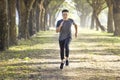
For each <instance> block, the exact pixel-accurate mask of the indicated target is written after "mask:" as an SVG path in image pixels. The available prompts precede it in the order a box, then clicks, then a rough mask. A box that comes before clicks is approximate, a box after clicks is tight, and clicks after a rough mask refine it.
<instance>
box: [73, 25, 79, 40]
mask: <svg viewBox="0 0 120 80" xmlns="http://www.w3.org/2000/svg"><path fill="white" fill-rule="evenodd" d="M74 27H75V38H77V34H78V28H77V25H76V24H74Z"/></svg>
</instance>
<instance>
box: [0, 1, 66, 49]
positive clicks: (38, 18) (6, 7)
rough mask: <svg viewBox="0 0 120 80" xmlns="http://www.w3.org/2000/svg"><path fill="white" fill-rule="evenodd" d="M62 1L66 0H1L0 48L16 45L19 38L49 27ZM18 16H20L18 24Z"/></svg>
mask: <svg viewBox="0 0 120 80" xmlns="http://www.w3.org/2000/svg"><path fill="white" fill-rule="evenodd" d="M62 2H64V0H60V1H59V0H0V50H6V49H8V47H9V46H11V45H16V44H17V41H18V39H22V38H23V39H29V38H30V37H31V36H32V35H34V34H36V33H37V32H39V31H40V30H44V31H45V30H47V29H49V26H52V24H53V23H54V22H55V20H56V19H55V17H54V16H55V13H56V12H57V10H58V9H57V8H58V7H59V6H60V5H61V3H62ZM16 12H18V16H16ZM48 16H49V20H48ZM16 17H19V24H18V26H16ZM48 21H49V23H48ZM17 28H18V29H17ZM17 33H18V35H17Z"/></svg>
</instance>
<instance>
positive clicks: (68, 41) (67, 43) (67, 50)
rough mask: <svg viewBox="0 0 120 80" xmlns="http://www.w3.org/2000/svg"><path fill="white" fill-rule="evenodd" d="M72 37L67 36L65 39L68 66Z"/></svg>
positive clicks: (67, 63)
mask: <svg viewBox="0 0 120 80" xmlns="http://www.w3.org/2000/svg"><path fill="white" fill-rule="evenodd" d="M70 41H71V38H67V39H66V40H65V56H66V66H68V65H69V62H68V58H69V44H70Z"/></svg>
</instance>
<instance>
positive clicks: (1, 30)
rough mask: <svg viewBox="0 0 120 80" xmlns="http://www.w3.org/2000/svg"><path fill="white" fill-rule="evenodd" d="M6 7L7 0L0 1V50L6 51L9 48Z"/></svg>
mask: <svg viewBox="0 0 120 80" xmlns="http://www.w3.org/2000/svg"><path fill="white" fill-rule="evenodd" d="M7 5H8V1H7V0H0V50H6V49H7V48H8V46H9V37H8V36H9V35H8V32H9V28H8V7H7Z"/></svg>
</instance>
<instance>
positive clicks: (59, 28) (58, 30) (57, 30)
mask: <svg viewBox="0 0 120 80" xmlns="http://www.w3.org/2000/svg"><path fill="white" fill-rule="evenodd" d="M63 23H64V21H62V22H61V23H60V26H59V27H58V28H57V29H56V32H57V33H58V32H60V30H61V28H62V26H63Z"/></svg>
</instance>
